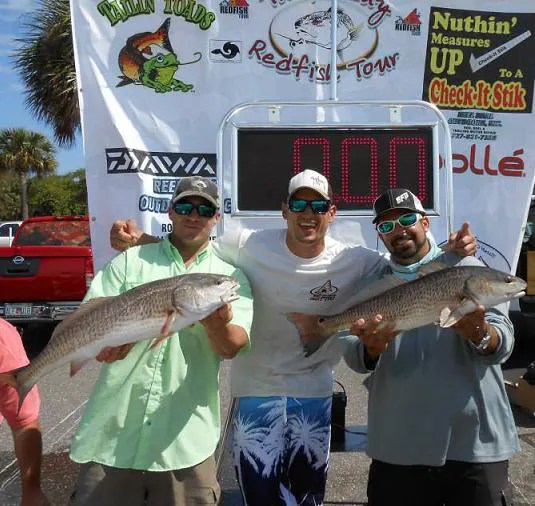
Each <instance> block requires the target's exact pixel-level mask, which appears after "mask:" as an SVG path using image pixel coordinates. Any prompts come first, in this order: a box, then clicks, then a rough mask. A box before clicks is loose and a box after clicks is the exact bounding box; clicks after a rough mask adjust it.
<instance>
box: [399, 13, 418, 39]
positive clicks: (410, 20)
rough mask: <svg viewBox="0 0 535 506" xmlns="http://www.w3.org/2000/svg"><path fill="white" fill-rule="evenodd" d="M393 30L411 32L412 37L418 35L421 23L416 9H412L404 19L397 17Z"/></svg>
mask: <svg viewBox="0 0 535 506" xmlns="http://www.w3.org/2000/svg"><path fill="white" fill-rule="evenodd" d="M394 26H395V29H396V30H398V31H401V32H411V34H412V35H420V28H421V26H422V21H421V19H420V13H419V12H418V10H417V9H413V10H412V11H411V12H410V13H409V14H407V15H406V16H405V17H404V18H402V17H401V16H398V18H397V19H396V21H395V25H394Z"/></svg>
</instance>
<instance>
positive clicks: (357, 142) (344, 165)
mask: <svg viewBox="0 0 535 506" xmlns="http://www.w3.org/2000/svg"><path fill="white" fill-rule="evenodd" d="M381 141H382V142H381ZM386 142H388V145H386ZM335 143H336V142H335ZM337 144H338V143H337ZM404 145H406V146H415V147H416V158H417V161H416V165H417V166H416V169H417V180H418V196H419V197H420V199H422V200H425V199H426V198H427V185H426V182H427V177H428V174H427V162H428V160H427V143H426V140H425V139H424V138H423V137H419V136H416V135H393V136H391V137H390V139H389V140H387V138H384V137H383V138H379V141H378V138H377V136H372V135H369V134H366V135H349V136H345V137H343V138H342V140H341V141H339V148H340V162H339V163H340V169H339V170H340V190H341V191H340V192H339V193H338V192H335V193H334V201H335V202H336V203H337V204H355V203H356V204H372V203H373V201H374V200H375V199H376V198H377V197H378V196H379V188H380V185H379V169H380V167H379V153H385V149H384V148H387V147H388V151H386V153H388V157H387V158H388V166H387V167H385V168H386V169H387V173H388V185H387V187H390V188H395V187H397V186H400V185H401V186H403V184H404V183H403V182H402V181H400V179H403V177H401V178H400V177H399V176H400V174H399V168H398V159H399V157H400V155H399V146H404ZM304 146H320V147H321V170H322V172H323V174H324V175H325V177H327V179H329V175H330V171H331V163H332V160H331V142H330V140H329V138H328V137H323V136H322V137H319V136H318V137H311V136H299V137H296V138H295V139H294V140H293V152H292V161H293V173H294V174H297V173H299V172H301V171H302V170H304V169H307V168H313V169H319V166H318V165H319V164H314V166H310V163H306V164H303V147H304ZM354 146H365V147H366V146H367V147H368V150H369V151H368V152H369V158H367V157H365V156H363V153H362V152H359V155H358V156H351V150H352V147H354ZM363 160H369V162H367V163H365V164H364V163H363ZM335 163H336V161H335ZM305 165H306V166H305ZM364 165H365V166H364ZM363 169H365V170H363ZM401 169H402V170H405V171H407V170H409V171H413V170H414V167H405V166H404V167H401ZM361 172H366V173H367V179H366V181H367V183H368V184H369V186H367V187H368V188H369V192H368V193H367V194H364V195H363V194H357V195H355V194H353V193H351V192H350V187H351V185H350V176H352V177H353V178H356V179H358V180H362V177H363V175H364V174H363V173H361ZM383 174H384V170H383ZM333 175H335V176H336V172H335V173H334V174H333ZM383 177H384V176H383ZM353 186H355V185H353Z"/></svg>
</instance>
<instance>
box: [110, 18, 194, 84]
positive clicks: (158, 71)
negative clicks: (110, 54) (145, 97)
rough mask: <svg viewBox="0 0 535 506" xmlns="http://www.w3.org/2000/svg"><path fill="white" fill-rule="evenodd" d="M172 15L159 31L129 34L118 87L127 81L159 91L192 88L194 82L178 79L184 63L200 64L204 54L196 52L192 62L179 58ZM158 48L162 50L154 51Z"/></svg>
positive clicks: (122, 55) (122, 52)
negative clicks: (171, 34)
mask: <svg viewBox="0 0 535 506" xmlns="http://www.w3.org/2000/svg"><path fill="white" fill-rule="evenodd" d="M170 25H171V18H167V19H166V20H165V21H164V22H163V24H162V26H160V28H158V29H157V30H156V31H155V32H142V33H136V34H134V35H132V36H131V37H129V38H128V39H127V41H126V44H125V46H124V47H123V48H122V49H121V51H120V52H119V58H118V61H119V68H120V69H121V72H122V73H123V75H122V76H119V79H121V81H120V82H119V83H118V84H117V87H121V86H126V85H127V84H132V83H134V84H141V85H143V86H146V87H148V88H152V89H153V90H154V91H155V92H156V93H166V92H169V91H183V92H187V91H191V90H193V84H188V83H185V82H183V81H180V80H179V79H175V77H174V76H175V73H176V72H177V70H178V68H179V67H180V66H181V65H190V64H192V63H197V62H198V61H200V59H201V58H202V55H201V53H199V52H196V53H194V57H195V59H193V60H191V61H189V62H181V61H179V60H178V58H177V55H176V53H175V51H174V50H173V46H171V42H170V40H169V26H170ZM154 48H157V50H158V52H157V53H156V54H154Z"/></svg>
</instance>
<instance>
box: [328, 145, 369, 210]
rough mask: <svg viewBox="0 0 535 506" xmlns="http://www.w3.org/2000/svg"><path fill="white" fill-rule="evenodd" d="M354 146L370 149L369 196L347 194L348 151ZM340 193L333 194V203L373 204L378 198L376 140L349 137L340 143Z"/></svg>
mask: <svg viewBox="0 0 535 506" xmlns="http://www.w3.org/2000/svg"><path fill="white" fill-rule="evenodd" d="M354 145H366V146H369V147H370V179H369V181H370V190H371V192H370V194H369V195H352V194H350V193H349V160H350V158H349V149H350V146H354ZM341 171H342V192H341V193H338V194H337V193H335V198H334V200H335V202H358V203H373V201H374V200H375V199H376V198H377V197H378V196H379V177H378V155H377V140H376V139H374V138H373V137H370V136H362V135H359V136H351V137H346V138H345V139H344V140H343V141H342V166H341Z"/></svg>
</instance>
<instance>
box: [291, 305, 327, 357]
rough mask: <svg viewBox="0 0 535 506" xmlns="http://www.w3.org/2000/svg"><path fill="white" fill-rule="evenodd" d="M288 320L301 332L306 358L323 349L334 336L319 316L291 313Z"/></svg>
mask: <svg viewBox="0 0 535 506" xmlns="http://www.w3.org/2000/svg"><path fill="white" fill-rule="evenodd" d="M287 318H288V320H289V321H290V322H291V323H293V324H294V325H295V326H296V328H297V331H298V332H299V338H300V340H301V346H302V347H303V351H304V352H305V357H309V356H310V355H312V354H313V353H315V352H316V351H317V350H319V349H320V348H321V346H322V345H323V343H324V342H325V341H326V340H327V338H328V337H329V336H330V335H331V334H332V332H330V331H329V330H328V329H327V328H326V327H325V326H324V325H323V324H322V323H321V318H319V317H318V316H317V315H310V314H304V313H289V314H288V315H287Z"/></svg>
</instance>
